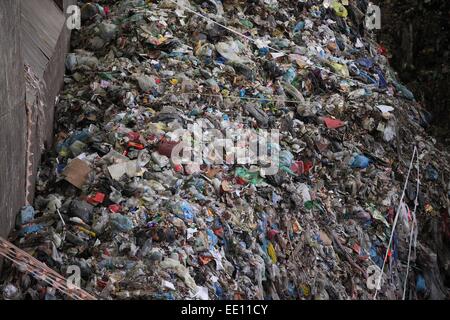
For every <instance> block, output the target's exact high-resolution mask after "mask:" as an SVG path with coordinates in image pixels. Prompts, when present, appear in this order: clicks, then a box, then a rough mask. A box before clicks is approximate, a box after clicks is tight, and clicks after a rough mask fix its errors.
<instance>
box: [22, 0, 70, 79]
mask: <svg viewBox="0 0 450 320" xmlns="http://www.w3.org/2000/svg"><path fill="white" fill-rule="evenodd" d="M64 25H65V17H64V14H63V13H62V12H61V9H59V8H58V6H57V5H56V4H55V3H54V2H53V0H39V1H36V0H22V37H23V39H22V41H23V50H24V51H23V52H24V60H25V63H27V64H28V65H30V66H31V67H32V68H33V70H34V72H35V73H36V74H37V75H38V76H39V78H42V77H43V75H44V71H45V68H46V66H47V64H48V62H49V60H50V58H51V57H52V55H53V53H54V50H55V48H56V45H57V43H58V39H59V36H60V34H61V32H62V31H63V28H64Z"/></svg>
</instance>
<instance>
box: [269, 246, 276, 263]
mask: <svg viewBox="0 0 450 320" xmlns="http://www.w3.org/2000/svg"><path fill="white" fill-rule="evenodd" d="M267 253H268V254H269V257H270V259H272V262H273V263H277V254H276V252H275V248H274V247H273V244H272V242H269V246H268V247H267Z"/></svg>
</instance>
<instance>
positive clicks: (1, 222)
mask: <svg viewBox="0 0 450 320" xmlns="http://www.w3.org/2000/svg"><path fill="white" fill-rule="evenodd" d="M0 30H1V32H0V147H1V152H0V235H1V236H5V235H6V234H7V233H8V232H9V230H10V228H11V227H12V226H13V223H14V217H15V215H16V213H17V211H18V210H19V209H20V207H21V206H22V205H23V203H24V201H25V190H24V187H25V133H26V122H25V119H26V114H25V83H24V81H23V79H24V72H23V60H22V57H21V49H20V1H17V0H1V1H0Z"/></svg>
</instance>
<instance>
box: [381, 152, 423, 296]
mask: <svg viewBox="0 0 450 320" xmlns="http://www.w3.org/2000/svg"><path fill="white" fill-rule="evenodd" d="M417 152H418V151H417V147H416V146H414V151H413V155H412V157H411V162H410V164H409V169H408V175H407V176H406V180H405V185H404V187H403V192H402V196H401V197H400V202H399V205H398V207H397V213H396V214H395V219H394V223H393V225H392V231H391V236H390V237H389V244H388V246H387V249H386V254H385V256H384V260H383V267H382V268H381V273H380V276H379V277H378V283H377V286H376V288H375V294H374V296H373V298H374V300H375V299H376V298H377V294H378V288H380V285H381V279H382V278H383V272H384V267H385V266H386V261H387V258H388V254H389V250H390V248H391V245H392V239H393V238H394V232H395V228H396V226H397V222H398V217H399V214H400V208H401V204H402V203H403V199H404V197H405V194H406V188H407V185H408V181H409V176H410V174H411V170H412V166H413V163H414V156H415V155H416V153H417Z"/></svg>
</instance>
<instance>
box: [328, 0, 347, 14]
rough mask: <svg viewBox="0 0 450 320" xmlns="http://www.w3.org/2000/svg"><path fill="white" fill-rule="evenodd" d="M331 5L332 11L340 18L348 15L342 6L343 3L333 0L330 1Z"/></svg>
mask: <svg viewBox="0 0 450 320" xmlns="http://www.w3.org/2000/svg"><path fill="white" fill-rule="evenodd" d="M331 7H332V8H333V10H334V12H335V13H336V15H337V16H338V17H341V18H346V17H347V16H348V12H347V9H346V8H345V7H344V5H343V4H342V3H340V2H339V1H337V0H334V1H333V2H332V3H331Z"/></svg>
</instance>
